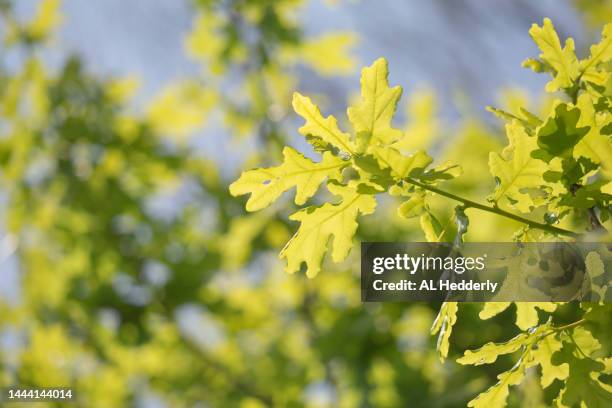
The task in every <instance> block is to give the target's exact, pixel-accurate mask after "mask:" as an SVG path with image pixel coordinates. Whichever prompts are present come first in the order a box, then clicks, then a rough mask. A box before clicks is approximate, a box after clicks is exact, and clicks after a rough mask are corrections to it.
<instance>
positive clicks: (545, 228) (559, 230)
mask: <svg viewBox="0 0 612 408" xmlns="http://www.w3.org/2000/svg"><path fill="white" fill-rule="evenodd" d="M404 181H406V182H407V183H410V184H413V185H415V186H417V187H420V188H422V189H424V190H428V191H431V192H432V193H436V194H439V195H441V196H444V197H447V198H450V199H451V200H455V201H459V202H460V203H463V205H464V206H465V207H466V208H476V209H478V210H481V211H486V212H490V213H493V214H497V215H500V216H502V217H506V218H510V219H511V220H514V221H518V222H520V223H523V224H526V225H528V226H530V227H531V228H537V229H540V230H543V231H548V232H551V233H553V234H559V235H566V236H569V237H572V238H578V237H580V234H577V233H575V232H572V231H568V230H565V229H563V228H558V227H555V226H553V225H548V224H544V223H540V222H536V221H532V220H529V219H527V218H523V217H521V216H519V215H516V214H512V213H510V212H508V211H504V210H502V209H501V208H499V207H493V206H489V205H485V204H481V203H477V202H475V201H472V200H468V199H467V198H463V197H459V196H457V195H455V194H452V193H449V192H447V191H444V190H440V189H439V188H436V187H433V186H430V185H428V184H423V183H421V182H419V181H416V180H414V179H412V178H410V177H408V178H405V179H404Z"/></svg>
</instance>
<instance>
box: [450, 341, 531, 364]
mask: <svg viewBox="0 0 612 408" xmlns="http://www.w3.org/2000/svg"><path fill="white" fill-rule="evenodd" d="M527 340H529V336H528V335H527V334H526V333H521V334H519V335H518V336H516V337H514V338H512V339H510V340H508V341H507V342H505V343H493V342H489V343H487V344H485V345H484V346H482V347H481V348H479V349H477V350H474V351H472V350H467V351H466V352H465V353H464V354H463V357H461V358H459V359H457V362H458V363H459V364H472V365H482V364H490V363H493V362H495V360H497V357H498V356H500V355H503V354H510V353H514V352H515V351H517V350H518V349H519V348H521V347H522V346H523V345H525V344H526V342H527Z"/></svg>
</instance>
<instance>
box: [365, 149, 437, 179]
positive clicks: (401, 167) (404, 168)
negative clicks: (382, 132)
mask: <svg viewBox="0 0 612 408" xmlns="http://www.w3.org/2000/svg"><path fill="white" fill-rule="evenodd" d="M370 152H371V153H372V155H373V156H374V157H375V158H376V161H378V164H379V165H380V167H381V168H383V169H386V168H389V169H391V175H392V176H394V177H396V178H397V179H403V178H405V177H409V176H412V177H416V176H418V175H420V174H422V173H423V172H424V171H425V168H426V167H427V166H429V165H430V164H431V162H432V158H431V157H429V156H428V155H427V153H425V152H423V151H418V152H416V153H414V154H412V155H410V156H404V155H402V154H401V153H400V152H398V151H397V150H395V149H394V148H392V147H384V146H372V147H371V148H370Z"/></svg>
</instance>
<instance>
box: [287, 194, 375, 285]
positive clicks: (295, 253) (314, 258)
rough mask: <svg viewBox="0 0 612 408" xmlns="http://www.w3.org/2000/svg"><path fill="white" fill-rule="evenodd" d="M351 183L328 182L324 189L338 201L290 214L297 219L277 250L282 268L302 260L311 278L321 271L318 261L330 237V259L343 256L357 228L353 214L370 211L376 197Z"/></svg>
mask: <svg viewBox="0 0 612 408" xmlns="http://www.w3.org/2000/svg"><path fill="white" fill-rule="evenodd" d="M362 186H364V185H363V184H358V183H355V182H352V183H349V185H346V186H344V185H336V184H331V183H330V184H328V189H329V190H330V191H331V192H332V193H333V194H335V195H339V196H341V197H342V200H341V201H340V202H339V203H338V204H330V203H326V204H323V205H322V206H320V207H308V208H305V209H303V210H300V211H298V212H296V213H294V214H293V215H291V217H289V218H290V219H292V220H294V221H300V223H301V224H300V227H299V228H298V230H297V232H296V233H295V235H293V237H292V238H291V239H290V240H289V242H287V245H285V247H284V248H283V250H282V251H281V253H280V258H281V259H282V258H285V259H287V267H286V271H287V272H288V273H293V272H296V271H298V270H299V269H300V267H301V265H302V263H303V262H304V263H306V268H307V271H306V275H307V276H308V277H309V278H313V277H315V276H316V275H317V274H318V273H319V271H320V270H321V262H322V260H323V256H324V254H325V251H326V250H327V244H328V241H329V239H330V238H332V237H333V249H332V259H333V260H334V262H340V261H342V260H344V258H346V256H347V255H348V253H349V251H350V249H351V247H352V246H353V242H352V240H353V236H354V235H355V232H356V230H357V221H356V220H357V215H359V214H371V213H373V212H374V209H375V208H376V199H375V198H374V196H373V195H372V192H371V191H367V189H364V188H362Z"/></svg>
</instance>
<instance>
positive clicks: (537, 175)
mask: <svg viewBox="0 0 612 408" xmlns="http://www.w3.org/2000/svg"><path fill="white" fill-rule="evenodd" d="M506 135H507V136H508V140H509V142H510V143H509V144H508V146H507V147H505V148H504V150H503V151H502V152H501V154H499V153H496V152H491V153H490V155H489V169H490V171H491V174H492V175H493V176H494V177H495V178H496V180H497V181H498V185H497V187H496V189H495V192H494V194H493V197H492V198H493V200H494V201H495V202H499V201H500V200H502V199H503V200H505V201H506V202H508V204H510V205H511V206H513V207H514V208H516V209H517V210H519V211H521V212H529V211H531V209H532V207H533V206H534V202H533V200H532V198H531V197H530V196H529V194H528V193H525V192H523V191H522V190H523V189H526V188H539V187H540V186H541V185H543V184H545V182H544V179H543V178H542V175H543V174H544V172H545V171H546V170H548V165H547V164H546V163H545V162H544V161H542V160H538V159H535V158H533V157H531V152H533V151H535V150H537V149H538V143H537V139H536V138H535V137H530V136H528V135H527V133H526V132H525V129H524V128H523V127H522V126H521V125H520V124H519V123H518V122H513V123H510V124H507V125H506Z"/></svg>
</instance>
